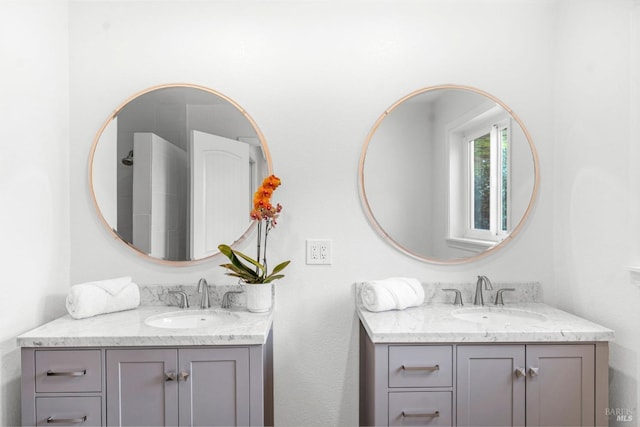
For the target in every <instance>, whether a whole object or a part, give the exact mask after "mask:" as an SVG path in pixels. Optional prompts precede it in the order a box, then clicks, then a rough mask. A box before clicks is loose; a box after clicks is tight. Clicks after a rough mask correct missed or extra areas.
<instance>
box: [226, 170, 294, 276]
mask: <svg viewBox="0 0 640 427" xmlns="http://www.w3.org/2000/svg"><path fill="white" fill-rule="evenodd" d="M280 183H281V181H280V178H278V177H277V176H275V175H271V176H268V177H267V178H265V179H264V181H262V185H260V188H258V190H257V191H256V192H255V195H254V197H253V209H252V210H251V213H250V214H249V216H250V217H251V219H252V220H254V221H257V225H258V227H257V228H258V237H257V251H258V253H257V256H256V259H253V258H251V257H250V256H248V255H245V254H243V253H242V252H240V251H238V250H236V249H232V248H231V247H230V246H229V245H219V246H218V249H219V250H220V252H221V253H222V254H223V255H225V256H226V257H227V258H229V260H230V261H231V263H228V264H221V265H220V266H221V267H223V268H226V269H227V270H229V271H228V272H227V273H225V274H226V275H227V276H232V277H238V278H239V279H240V280H241V281H243V282H245V283H247V284H262V283H271V282H272V281H274V280H277V279H282V278H283V277H284V274H280V272H281V271H282V270H284V269H285V267H286V266H287V265H289V263H290V262H291V261H285V262H282V263H280V264H278V265H276V266H275V267H274V268H273V270H272V271H271V273H269V270H268V268H267V237H268V236H269V231H271V229H272V228H274V227H275V226H276V224H277V219H278V216H279V214H280V212H281V211H282V205H281V204H280V203H278V204H277V205H275V206H273V205H272V204H271V196H272V195H273V192H274V191H275V190H276V188H278V187H279V186H280Z"/></svg>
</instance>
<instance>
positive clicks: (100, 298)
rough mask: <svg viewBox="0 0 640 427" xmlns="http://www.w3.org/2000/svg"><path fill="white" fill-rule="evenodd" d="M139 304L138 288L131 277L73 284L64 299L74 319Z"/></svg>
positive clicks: (129, 307)
mask: <svg viewBox="0 0 640 427" xmlns="http://www.w3.org/2000/svg"><path fill="white" fill-rule="evenodd" d="M139 305H140V289H139V288H138V285H137V284H135V283H134V282H132V281H131V277H120V278H118V279H111V280H102V281H96V282H87V283H81V284H78V285H73V286H72V287H71V289H70V290H69V293H68V294H67V300H66V307H67V311H68V312H69V314H70V315H71V317H73V318H75V319H84V318H85V317H91V316H96V315H98V314H105V313H113V312H115V311H123V310H130V309H132V308H136V307H137V306H139Z"/></svg>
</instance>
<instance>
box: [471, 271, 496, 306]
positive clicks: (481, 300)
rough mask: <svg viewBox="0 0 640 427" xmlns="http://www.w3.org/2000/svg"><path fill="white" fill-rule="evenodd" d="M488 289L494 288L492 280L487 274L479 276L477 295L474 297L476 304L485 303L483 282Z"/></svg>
mask: <svg viewBox="0 0 640 427" xmlns="http://www.w3.org/2000/svg"><path fill="white" fill-rule="evenodd" d="M483 283H484V288H485V289H486V290H487V291H491V290H493V286H492V285H491V281H490V280H489V278H488V277H487V276H478V282H477V283H476V296H475V298H474V299H473V304H474V305H484V298H482V284H483Z"/></svg>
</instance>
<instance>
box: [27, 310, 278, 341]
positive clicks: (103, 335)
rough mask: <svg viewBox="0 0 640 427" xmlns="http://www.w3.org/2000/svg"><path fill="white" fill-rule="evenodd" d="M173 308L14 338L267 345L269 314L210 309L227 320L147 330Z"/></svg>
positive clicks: (59, 322)
mask: <svg viewBox="0 0 640 427" xmlns="http://www.w3.org/2000/svg"><path fill="white" fill-rule="evenodd" d="M179 310H180V309H178V308H176V307H168V306H140V307H138V308H136V309H135V310H128V311H121V312H117V313H110V314H103V315H100V316H95V317H89V318H86V319H80V320H76V319H73V318H72V317H71V316H69V315H66V316H63V317H60V318H58V319H56V320H53V321H51V322H49V323H46V324H44V325H42V326H40V327H38V328H35V329H33V330H31V331H29V332H26V333H24V334H22V335H20V336H19V337H18V338H17V343H18V346H19V347H110V346H190V345H198V346H201V345H237V344H243V345H251V344H264V343H265V342H266V341H267V337H268V335H269V331H270V329H271V325H272V323H273V314H272V312H268V313H250V312H248V311H246V310H245V309H236V310H223V309H219V308H218V309H211V310H212V311H215V312H216V313H218V314H221V315H224V316H229V318H230V320H231V318H232V319H233V321H229V322H227V321H224V322H220V323H219V324H216V325H215V326H213V327H204V328H193V329H168V328H158V327H152V326H148V325H146V324H145V323H144V321H145V319H146V318H147V317H149V316H152V315H157V314H162V313H168V312H174V311H179Z"/></svg>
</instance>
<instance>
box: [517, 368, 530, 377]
mask: <svg viewBox="0 0 640 427" xmlns="http://www.w3.org/2000/svg"><path fill="white" fill-rule="evenodd" d="M515 374H516V377H518V378H520V377H526V376H527V373H526V372H525V371H524V368H516V370H515Z"/></svg>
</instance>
